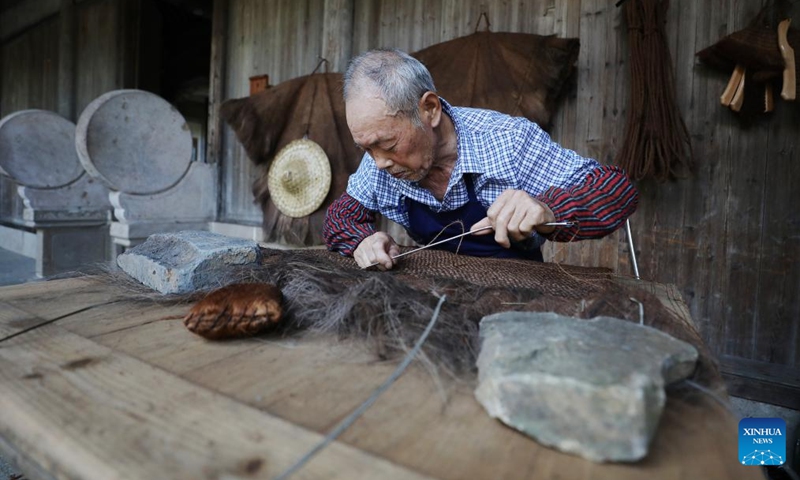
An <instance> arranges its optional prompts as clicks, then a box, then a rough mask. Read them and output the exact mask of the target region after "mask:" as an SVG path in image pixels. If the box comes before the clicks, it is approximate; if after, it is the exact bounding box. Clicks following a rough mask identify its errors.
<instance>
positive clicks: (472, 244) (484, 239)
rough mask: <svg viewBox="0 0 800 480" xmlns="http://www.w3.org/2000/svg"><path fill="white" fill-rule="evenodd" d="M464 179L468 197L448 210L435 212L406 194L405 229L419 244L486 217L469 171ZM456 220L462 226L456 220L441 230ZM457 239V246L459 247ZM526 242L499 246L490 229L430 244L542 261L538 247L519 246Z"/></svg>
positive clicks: (473, 253) (465, 252)
mask: <svg viewBox="0 0 800 480" xmlns="http://www.w3.org/2000/svg"><path fill="white" fill-rule="evenodd" d="M464 181H465V183H466V185H467V194H468V195H469V201H468V202H467V203H465V204H464V205H463V206H461V207H459V208H457V209H455V210H452V211H449V212H436V211H434V210H433V209H432V208H431V207H429V206H427V205H425V204H423V203H420V202H417V201H414V200H411V199H410V198H408V197H406V199H405V207H406V210H407V211H408V219H409V222H410V223H411V228H409V229H407V231H408V234H409V235H411V238H413V239H414V241H415V242H417V243H419V244H420V245H427V244H429V243H431V242H432V241H433V239H434V237H436V236H437V235H439V233H440V232H441V235H439V236H438V238H436V241H439V240H443V239H445V238H448V237H452V236H453V235H458V234H459V233H463V232H465V231H467V229H469V228H470V227H472V225H474V224H475V223H477V222H479V221H480V220H483V218H484V217H486V209H485V208H484V207H483V205H482V204H481V202H480V200H478V196H477V195H476V193H475V185H474V184H473V180H472V176H471V175H464ZM456 220H461V221H462V222H464V226H463V228H464V229H462V226H461V225H460V224H454V225H450V226H449V227H448V228H447V229H446V230H445V231H442V229H443V228H444V227H445V225H448V224H450V223H451V222H454V221H456ZM459 242H460V247H459ZM525 243H530V242H522V244H517V243H515V242H512V244H511V248H503V246H502V245H500V244H498V243H497V242H495V241H494V232H490V233H487V234H485V235H467V236H466V237H462V238H459V239H455V240H451V241H449V242H445V243H443V244H441V245H437V246H435V247H432V248H438V249H442V250H448V251H451V252H455V251H458V253H460V254H463V255H471V256H475V257H496V258H524V259H528V260H536V261H539V262H541V261H542V251H541V250H540V249H539V248H537V247H532V248H531V247H528V248H525V247H523V244H525Z"/></svg>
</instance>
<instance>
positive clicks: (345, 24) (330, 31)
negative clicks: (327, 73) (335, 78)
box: [322, 0, 355, 72]
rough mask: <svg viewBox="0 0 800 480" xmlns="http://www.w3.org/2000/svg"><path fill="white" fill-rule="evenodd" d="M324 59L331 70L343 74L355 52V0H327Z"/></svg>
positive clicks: (323, 33)
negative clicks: (328, 63)
mask: <svg viewBox="0 0 800 480" xmlns="http://www.w3.org/2000/svg"><path fill="white" fill-rule="evenodd" d="M324 8H325V13H324V17H323V18H324V20H323V27H322V28H323V30H322V57H323V58H326V59H328V62H330V65H329V67H330V70H331V71H333V72H343V71H344V69H345V68H347V62H348V61H349V60H350V56H351V54H352V52H353V12H354V8H355V7H354V5H353V0H325V7H324Z"/></svg>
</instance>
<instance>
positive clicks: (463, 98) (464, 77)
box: [411, 31, 580, 129]
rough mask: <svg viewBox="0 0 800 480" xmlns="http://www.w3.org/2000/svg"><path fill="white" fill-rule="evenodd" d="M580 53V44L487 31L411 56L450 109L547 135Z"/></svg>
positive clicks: (546, 37) (573, 40)
mask: <svg viewBox="0 0 800 480" xmlns="http://www.w3.org/2000/svg"><path fill="white" fill-rule="evenodd" d="M579 50H580V42H579V40H578V39H577V38H556V37H555V36H541V35H535V34H527V33H506V32H501V33H494V32H488V31H485V32H475V33H473V34H471V35H467V36H464V37H459V38H456V39H454V40H450V41H447V42H443V43H437V44H435V45H432V46H430V47H427V48H425V49H423V50H420V51H418V52H415V53H413V54H411V55H412V56H413V57H415V58H417V59H418V60H419V61H421V62H422V63H424V64H425V66H427V67H428V70H430V72H431V76H433V81H434V83H435V84H436V89H437V91H438V93H439V95H441V96H442V97H443V98H444V99H445V100H447V101H448V102H450V103H451V104H452V105H459V106H465V107H475V108H488V109H491V110H497V111H500V112H503V113H507V114H509V115H512V116H524V117H527V118H528V119H529V120H531V121H533V122H536V123H537V124H539V125H540V126H541V127H542V128H544V129H547V128H548V127H549V126H550V121H551V119H552V118H553V115H554V114H555V112H556V108H557V101H558V99H559V97H560V95H561V94H562V92H563V91H564V85H565V84H566V83H567V80H568V79H569V78H570V76H571V74H572V73H573V71H574V65H575V62H576V61H577V60H578V52H579Z"/></svg>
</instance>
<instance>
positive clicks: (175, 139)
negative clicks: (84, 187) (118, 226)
mask: <svg viewBox="0 0 800 480" xmlns="http://www.w3.org/2000/svg"><path fill="white" fill-rule="evenodd" d="M75 147H76V149H77V152H78V158H79V159H80V162H81V163H82V164H83V167H84V168H85V169H86V171H88V172H89V174H90V175H92V176H93V177H95V178H97V179H99V180H101V181H102V182H103V183H105V184H106V185H107V186H108V187H109V188H111V189H112V190H117V191H120V192H125V193H130V194H138V195H148V194H153V193H158V192H162V191H164V190H167V189H168V188H170V187H172V186H174V185H175V184H176V183H178V182H179V181H180V180H181V178H183V176H184V175H185V174H186V171H187V170H188V168H189V164H190V162H191V159H192V134H191V132H190V131H189V126H188V125H187V123H186V120H185V119H184V118H183V116H182V115H181V114H180V113H179V112H178V110H177V109H176V108H175V107H173V106H172V105H170V104H169V102H167V101H166V100H164V99H163V98H161V97H159V96H158V95H155V94H152V93H150V92H145V91H142V90H114V91H112V92H108V93H105V94H103V95H101V96H99V97H98V98H96V99H95V100H93V101H92V102H91V103H90V104H89V105H88V106H87V107H86V108H85V109H84V111H83V112H82V113H81V116H80V118H79V119H78V125H77V129H76V132H75Z"/></svg>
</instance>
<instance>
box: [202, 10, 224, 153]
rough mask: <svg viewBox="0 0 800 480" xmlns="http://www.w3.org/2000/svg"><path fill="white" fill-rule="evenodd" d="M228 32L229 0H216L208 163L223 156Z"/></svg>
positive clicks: (212, 21) (212, 44) (213, 16)
mask: <svg viewBox="0 0 800 480" xmlns="http://www.w3.org/2000/svg"><path fill="white" fill-rule="evenodd" d="M227 34H228V0H214V11H213V13H212V16H211V71H210V72H209V77H208V78H209V92H208V143H207V148H206V163H219V162H220V161H221V160H222V158H221V155H222V118H220V116H219V106H220V104H221V103H222V96H223V94H224V92H225V63H226V62H225V57H226V56H227V55H226V48H227V43H226V41H225V37H226V36H227Z"/></svg>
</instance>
